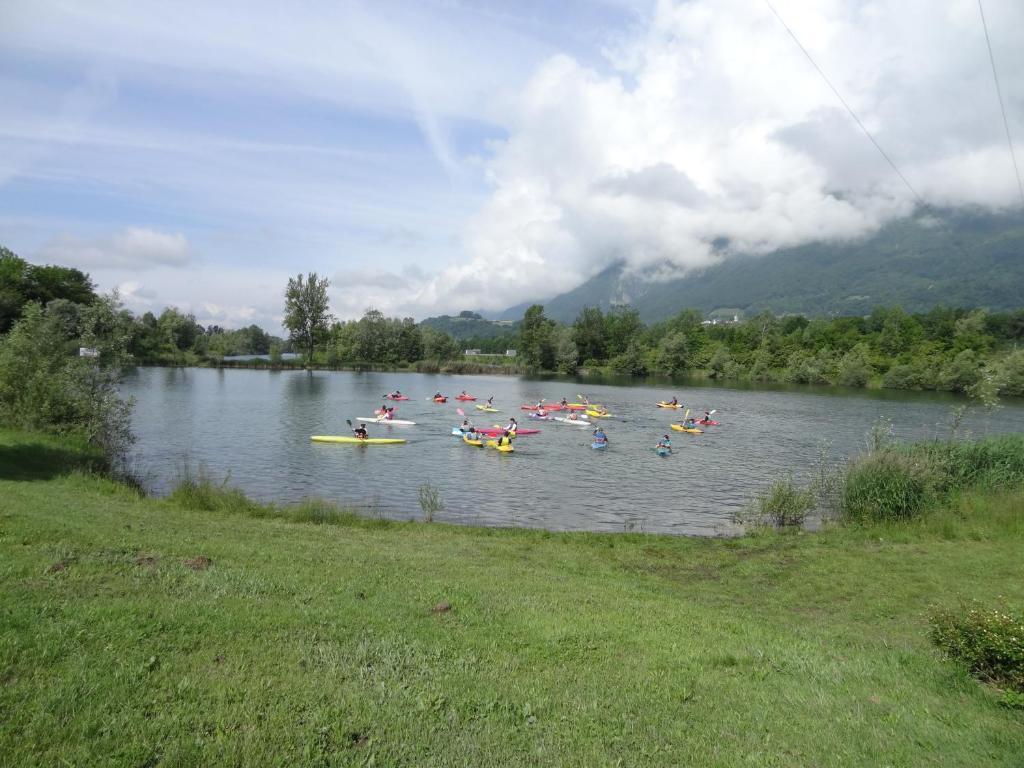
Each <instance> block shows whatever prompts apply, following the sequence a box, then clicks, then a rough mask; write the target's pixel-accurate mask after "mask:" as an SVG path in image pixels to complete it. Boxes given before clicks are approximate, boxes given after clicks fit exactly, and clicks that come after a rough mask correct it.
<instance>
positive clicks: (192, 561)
mask: <svg viewBox="0 0 1024 768" xmlns="http://www.w3.org/2000/svg"><path fill="white" fill-rule="evenodd" d="M185 565H187V566H188V567H189V568H191V569H192V570H193V571H205V570H206V569H207V568H209V567H210V566H211V565H213V560H211V559H210V558H208V557H207V556H206V555H197V556H196V557H190V558H189V559H188V560H186V561H185Z"/></svg>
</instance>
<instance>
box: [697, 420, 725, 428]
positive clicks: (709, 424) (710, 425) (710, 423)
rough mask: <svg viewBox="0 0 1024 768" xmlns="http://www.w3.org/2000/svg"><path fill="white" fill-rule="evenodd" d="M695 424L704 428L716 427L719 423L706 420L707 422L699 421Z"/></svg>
mask: <svg viewBox="0 0 1024 768" xmlns="http://www.w3.org/2000/svg"><path fill="white" fill-rule="evenodd" d="M697 423H698V424H702V425H704V426H705V427H717V426H718V425H719V424H720V423H721V422H718V421H715V420H714V419H708V420H707V421H705V420H704V419H699V420H698V421H697Z"/></svg>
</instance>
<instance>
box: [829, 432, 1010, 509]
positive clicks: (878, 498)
mask: <svg viewBox="0 0 1024 768" xmlns="http://www.w3.org/2000/svg"><path fill="white" fill-rule="evenodd" d="M1021 486H1024V435H1001V436H999V437H989V438H985V439H983V440H978V441H972V442H967V441H938V440H935V441H929V442H923V443H914V444H912V445H886V446H883V447H882V448H880V449H878V450H874V451H871V452H869V453H867V454H865V455H863V456H861V457H859V458H857V459H855V460H853V461H852V462H851V463H850V464H849V466H848V467H847V470H846V473H845V477H844V480H843V486H842V490H841V493H840V508H841V512H842V516H843V518H844V519H846V520H848V521H854V522H881V521H887V520H909V519H914V518H917V517H920V516H922V515H924V514H926V513H928V512H930V511H933V510H934V509H936V508H937V507H939V506H941V505H942V504H944V503H946V502H947V501H948V500H949V497H950V496H951V495H952V494H955V493H960V492H964V491H970V490H984V491H1000V490H1009V489H1015V488H1019V487H1021Z"/></svg>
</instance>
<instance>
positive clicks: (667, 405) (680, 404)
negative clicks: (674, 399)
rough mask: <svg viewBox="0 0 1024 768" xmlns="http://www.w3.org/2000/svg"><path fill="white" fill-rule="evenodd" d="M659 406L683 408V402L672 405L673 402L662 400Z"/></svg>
mask: <svg viewBox="0 0 1024 768" xmlns="http://www.w3.org/2000/svg"><path fill="white" fill-rule="evenodd" d="M658 407H659V408H682V407H683V404H682V403H676V404H675V405H672V403H666V402H664V401H662V402H660V403H658Z"/></svg>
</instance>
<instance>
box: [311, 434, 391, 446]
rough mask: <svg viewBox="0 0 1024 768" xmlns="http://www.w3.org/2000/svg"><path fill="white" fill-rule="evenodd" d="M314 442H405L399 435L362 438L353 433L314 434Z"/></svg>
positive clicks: (312, 438) (362, 443) (363, 443)
mask: <svg viewBox="0 0 1024 768" xmlns="http://www.w3.org/2000/svg"><path fill="white" fill-rule="evenodd" d="M309 439H310V440H312V441H313V442H314V443H345V444H347V445H348V444H354V445H397V444H398V443H404V442H405V440H401V439H399V438H397V437H367V438H365V439H361V438H358V437H353V436H351V435H312V436H310V438H309Z"/></svg>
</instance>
